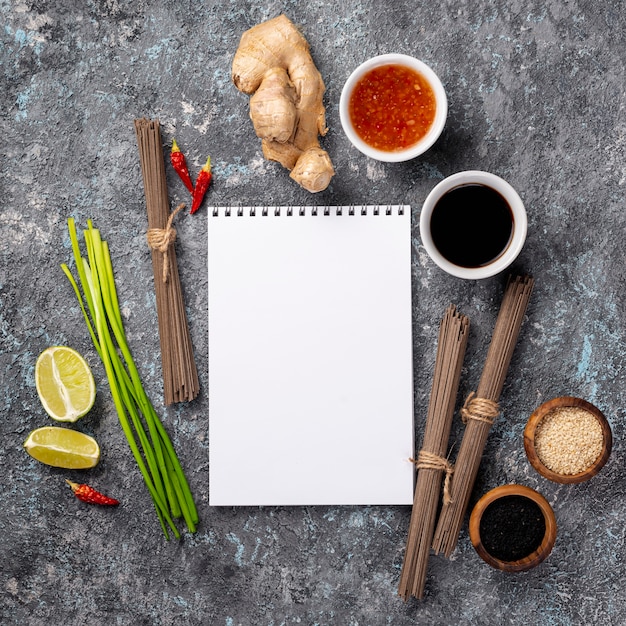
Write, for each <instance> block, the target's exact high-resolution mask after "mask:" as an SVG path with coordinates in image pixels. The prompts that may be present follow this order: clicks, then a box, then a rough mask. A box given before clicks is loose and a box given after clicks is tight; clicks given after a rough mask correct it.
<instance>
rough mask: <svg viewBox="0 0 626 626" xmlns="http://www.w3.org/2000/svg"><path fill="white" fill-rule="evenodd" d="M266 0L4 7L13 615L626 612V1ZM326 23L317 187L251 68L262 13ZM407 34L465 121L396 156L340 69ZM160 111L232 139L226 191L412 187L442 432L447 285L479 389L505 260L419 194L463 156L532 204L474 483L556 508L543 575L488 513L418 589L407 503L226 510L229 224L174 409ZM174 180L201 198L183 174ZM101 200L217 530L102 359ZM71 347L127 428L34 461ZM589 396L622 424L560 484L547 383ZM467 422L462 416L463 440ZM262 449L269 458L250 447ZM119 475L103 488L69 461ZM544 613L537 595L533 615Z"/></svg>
mask: <svg viewBox="0 0 626 626" xmlns="http://www.w3.org/2000/svg"><path fill="white" fill-rule="evenodd" d="M386 4H388V5H389V6H386V7H385V6H383V3H379V2H374V1H371V0H359V1H358V2H347V1H345V0H338V1H337V2H334V3H331V4H329V3H327V2H322V1H321V0H311V2H309V3H300V2H294V1H287V2H277V1H268V2H266V3H256V2H247V1H242V0H224V1H222V2H213V1H210V2H189V1H185V2H179V1H177V2H174V1H171V0H162V1H160V2H153V3H149V2H146V1H145V0H134V1H132V2H131V1H129V0H107V1H106V2H105V1H102V0H94V1H92V2H86V3H82V2H72V1H70V0H58V1H56V2H35V1H31V0H4V1H3V2H0V23H1V24H2V28H1V34H0V37H1V39H0V59H1V64H0V65H1V68H2V69H1V71H2V90H1V91H0V110H1V117H0V119H1V136H2V146H3V148H2V158H0V192H1V193H0V198H1V200H0V206H1V211H0V240H1V241H2V246H1V248H0V254H1V263H0V328H1V332H0V388H1V389H2V401H1V403H0V407H1V409H0V410H1V417H0V466H1V467H2V476H3V477H2V486H1V487H0V490H1V491H0V493H1V497H2V507H1V509H0V594H1V597H2V599H1V601H0V622H2V623H3V624H32V625H39V624H41V625H43V624H46V625H48V624H53V625H56V624H64V625H67V626H70V625H71V626H73V625H76V626H78V625H81V626H82V625H84V624H107V625H108V624H119V625H133V626H137V625H139V624H144V625H170V624H209V625H214V626H239V625H242V626H248V625H263V626H279V625H292V624H306V625H308V626H313V625H330V624H332V625H337V626H382V625H390V626H409V625H413V624H420V625H436V626H448V625H453V624H454V625H485V626H487V625H494V626H495V625H499V624H520V625H521V624H527V623H529V619H530V621H531V623H535V624H542V625H543V624H545V625H550V626H556V625H562V626H570V625H575V624H586V625H589V624H611V625H613V624H614V625H618V624H623V623H624V622H626V609H625V607H624V604H625V600H626V593H625V592H624V589H623V586H624V582H623V581H624V574H625V572H626V568H625V567H624V563H623V548H624V523H625V522H626V503H625V502H626V500H625V498H624V495H625V487H624V482H623V462H624V451H623V445H622V440H623V435H624V405H625V404H626V395H625V391H624V385H623V374H624V367H623V363H624V357H625V353H626V346H625V342H624V330H625V324H626V317H625V314H624V307H625V298H624V278H625V274H624V255H625V253H624V244H623V239H622V237H623V233H624V232H625V226H626V213H625V211H624V208H625V207H624V189H625V186H626V165H625V158H624V157H625V155H624V147H625V144H626V117H625V113H624V111H625V92H624V90H625V87H624V76H625V64H626V41H625V38H624V32H625V31H626V18H625V16H624V11H623V6H622V3H621V2H619V1H618V0H599V1H594V2H592V1H590V0H571V1H568V0H555V1H554V2H549V3H546V2H539V1H537V0H532V1H530V2H518V1H513V2H504V1H503V0H479V1H478V2H475V3H465V2H453V1H444V2H439V3H432V2H425V1H423V0H419V1H417V2H408V1H405V0H397V1H396V2H393V3H386ZM282 11H284V12H286V13H287V15H288V16H289V17H290V18H291V19H292V20H293V21H294V22H296V23H297V24H299V25H300V27H301V28H302V31H303V32H304V34H305V36H306V37H307V39H308V40H309V42H310V45H311V48H312V52H313V56H314V59H315V61H316V63H317V65H318V67H319V69H320V71H321V73H322V75H323V77H324V80H325V81H326V86H327V92H326V96H325V104H326V106H327V116H328V125H329V127H330V130H329V133H328V135H327V136H326V138H325V139H324V141H323V143H324V146H325V147H326V148H327V150H328V151H329V153H330V155H331V157H332V159H333V161H334V163H335V166H336V170H337V175H336V177H335V178H334V179H333V181H332V183H331V185H330V187H329V188H328V190H326V191H325V192H323V193H322V194H320V195H318V196H315V197H312V196H310V195H309V194H308V193H307V192H305V191H303V190H301V189H300V188H298V187H297V186H295V184H293V183H292V182H291V181H290V180H289V178H288V177H287V174H286V172H285V171H283V170H282V169H281V168H280V166H278V165H275V164H270V163H267V162H265V161H264V160H263V159H262V155H261V151H260V145H259V142H258V141H257V140H256V138H255V137H254V134H253V130H252V127H251V123H250V121H249V119H248V108H247V106H248V103H247V98H246V97H245V96H243V95H241V94H240V93H239V92H238V91H237V90H236V89H235V88H234V86H233V85H232V84H231V82H230V62H231V59H232V56H233V54H234V52H235V50H236V48H237V44H238V40H239V36H240V34H241V32H242V31H243V30H244V29H246V28H247V27H249V26H252V25H253V24H255V23H258V22H260V21H263V20H265V19H268V18H271V17H274V16H275V15H278V14H279V13H280V12H282ZM392 51H393V52H405V53H409V54H413V55H415V56H418V57H420V58H421V59H423V60H424V61H426V62H427V63H429V64H430V65H431V66H432V67H433V68H434V69H435V70H436V71H437V72H438V73H439V75H440V77H441V79H442V81H443V83H444V85H445V87H446V90H447V93H448V96H449V104H450V110H449V119H448V123H447V126H446V129H445V131H444V134H443V136H442V137H441V139H440V141H439V142H438V143H437V144H436V146H435V147H434V148H433V149H431V150H430V151H429V152H428V153H427V154H425V155H424V156H423V157H420V158H417V159H415V160H414V161H411V162H409V163H404V164H396V165H393V164H382V163H377V162H373V161H370V160H368V159H367V158H365V157H364V156H362V155H361V154H360V153H358V152H357V151H355V150H354V149H353V148H352V147H351V146H350V145H349V143H348V141H347V139H346V138H345V137H344V135H343V133H342V131H341V128H340V123H339V114H338V102H339V94H340V90H341V86H342V84H343V82H344V80H345V79H346V77H347V75H348V74H349V72H350V71H351V69H352V68H353V67H355V66H356V65H357V64H358V63H359V62H361V61H362V60H364V59H365V58H367V57H370V56H372V55H375V54H378V53H383V52H392ZM141 116H148V117H155V118H159V119H160V120H161V123H162V125H163V129H164V140H166V141H167V140H169V139H171V137H172V136H174V137H175V138H176V139H177V141H178V142H179V144H180V145H181V146H182V147H183V148H184V150H185V151H186V153H187V155H188V158H189V161H190V165H191V167H192V169H193V170H194V171H195V172H197V171H198V169H199V168H200V166H201V165H202V163H203V162H204V159H205V158H206V155H207V154H210V155H211V156H212V158H213V164H214V185H213V187H212V189H211V191H210V194H209V195H210V198H209V201H210V202H211V203H213V204H230V203H235V204H236V203H243V204H305V203H311V202H315V203H316V204H323V203H333V204H339V203H346V204H362V203H389V202H407V203H410V204H411V205H412V207H413V247H414V250H413V252H414V254H413V277H414V293H413V295H414V366H415V406H416V410H415V420H416V436H417V441H418V442H419V438H420V437H421V433H422V428H423V420H424V407H425V406H426V403H427V401H428V393H429V389H430V381H431V374H432V365H433V360H434V351H435V338H436V329H437V325H438V322H439V319H440V316H441V315H442V313H443V310H444V308H445V307H446V306H447V305H448V304H449V303H450V302H454V303H456V304H457V305H458V306H459V308H460V309H461V310H462V311H463V312H464V313H466V314H467V315H469V316H470V318H471V322H472V330H471V336H470V344H469V348H468V354H467V358H466V363H465V367H464V371H463V381H462V389H461V395H465V394H466V393H467V392H469V391H470V390H471V389H473V388H474V387H475V385H476V383H477V380H478V376H479V375H480V370H481V367H482V363H483V361H484V356H485V352H486V349H487V344H488V339H489V336H490V333H491V329H492V326H493V322H494V319H495V315H496V313H497V309H498V306H499V302H500V297H501V294H502V287H503V283H504V280H505V278H506V276H504V275H500V276H496V277H494V278H491V279H486V280H483V281H480V282H466V281H462V280H459V279H455V278H452V277H450V276H448V275H445V274H444V273H443V272H441V271H440V270H439V269H438V268H436V266H434V264H433V263H432V262H431V261H430V260H429V259H428V257H427V256H426V254H425V252H424V250H423V247H422V245H421V241H420V237H419V230H418V226H417V224H418V220H419V214H420V206H421V203H422V202H423V200H424V198H425V197H426V195H427V193H428V192H429V191H430V189H431V188H432V187H433V186H434V185H435V184H436V183H437V182H438V181H439V180H441V179H442V178H443V177H445V176H447V175H449V174H452V173H454V172H456V171H460V170H463V169H484V170H488V171H492V172H494V173H496V174H499V175H500V176H502V177H504V178H506V179H507V180H508V181H509V182H510V183H511V184H512V185H513V186H514V187H516V189H517V190H518V191H519V193H520V195H521V196H522V198H523V199H524V201H525V203H526V207H527V210H528V215H529V233H528V240H527V243H526V246H525V248H524V250H523V252H522V254H521V256H520V257H519V259H518V261H517V262H516V264H515V269H516V270H518V271H524V272H529V273H531V274H532V275H533V276H534V277H535V279H536V289H535V293H534V295H533V299H532V302H531V305H530V308H529V310H528V318H527V320H526V321H525V324H524V326H523V329H522V333H521V337H520V341H519V344H518V346H517V349H516V351H515V354H514V358H513V362H512V364H511V369H510V372H509V376H508V379H507V383H506V385H505V388H504V391H503V396H502V408H503V416H502V417H501V418H500V419H499V420H498V422H497V423H496V425H495V426H494V428H493V431H492V433H491V436H490V438H489V441H488V444H487V448H486V450H485V455H484V458H483V460H482V464H481V468H480V472H479V476H478V480H477V483H476V486H475V489H474V493H473V494H472V502H475V501H476V499H477V498H478V497H479V496H480V495H482V494H483V493H484V492H485V491H487V490H488V489H490V488H491V487H495V486H497V485H500V484H504V483H509V482H519V483H523V484H526V485H529V486H531V487H534V488H536V489H538V490H539V491H540V492H541V493H543V494H544V495H545V496H546V498H547V499H548V500H549V502H550V503H551V504H552V506H553V508H554V510H555V513H556V517H557V522H558V526H559V533H558V538H557V543H556V546H555V548H554V550H553V552H552V554H551V555H550V557H549V558H548V560H547V561H546V562H545V563H543V564H542V565H541V566H539V567H538V568H536V569H535V570H533V571H531V572H528V573H525V574H518V575H507V574H504V573H501V572H498V571H495V570H493V569H491V568H489V567H488V566H487V565H486V564H484V563H483V562H482V561H481V560H480V559H479V558H478V556H477V555H476V554H475V552H474V550H473V548H472V546H471V544H470V542H469V539H468V535H467V525H466V524H465V525H464V528H463V531H462V534H461V537H460V541H459V545H458V548H457V550H456V551H455V553H454V554H453V556H452V558H451V559H449V560H448V559H444V558H442V557H433V558H432V559H431V562H430V565H429V572H428V582H427V586H426V597H425V599H424V600H423V601H421V602H417V601H415V600H411V601H409V602H408V603H406V604H405V603H404V602H403V601H402V600H401V599H400V598H399V597H398V596H397V593H396V590H397V583H398V578H399V573H400V567H401V563H402V555H403V550H404V546H405V541H406V534H407V528H408V522H409V516H410V510H409V508H408V507H296V508H272V507H267V508H236V509H231V508H228V509H216V508H210V507H208V504H207V502H208V472H209V469H210V467H209V459H208V449H207V443H208V441H207V437H208V435H207V432H208V421H209V420H210V392H211V390H210V389H208V388H207V372H206V368H207V280H206V267H205V264H206V244H205V241H206V219H205V215H203V212H202V211H201V212H199V213H198V214H196V215H194V216H190V215H186V216H183V217H181V218H180V219H179V220H178V221H177V228H178V235H179V238H178V243H177V255H178V260H179V266H180V270H181V281H182V285H183V289H184V296H185V301H186V304H187V307H188V312H189V322H190V328H191V333H192V339H193V343H194V347H195V351H196V358H197V363H198V367H199V371H200V376H201V385H202V392H201V394H200V397H199V398H198V399H197V400H195V401H194V402H191V403H189V404H186V405H177V406H174V407H170V408H164V407H163V406H162V393H161V378H160V358H159V346H158V337H157V326H156V313H155V299H154V290H153V284H152V280H153V279H152V269H151V265H150V257H149V252H148V250H147V247H146V245H145V238H144V235H145V230H146V215H145V207H144V196H143V189H142V185H141V178H140V169H139V161H138V154H137V148H136V144H135V138H134V132H133V119H134V118H136V117H141ZM168 182H169V188H170V196H171V200H172V203H173V204H174V203H177V202H179V201H181V200H186V199H187V198H186V195H185V192H184V188H183V187H182V185H181V184H180V183H179V181H178V180H177V179H176V178H175V176H174V175H172V173H171V171H170V172H169V179H168ZM69 216H74V217H75V218H76V220H77V222H78V224H79V225H80V226H81V227H84V226H85V225H86V221H87V220H88V219H90V218H92V219H93V220H94V222H95V224H96V226H97V227H99V228H100V229H101V230H102V232H103V234H104V236H105V237H106V239H107V240H108V241H109V243H110V246H111V253H112V257H113V263H114V267H115V270H116V274H117V282H118V289H119V292H120V298H121V301H122V307H123V311H124V316H125V319H124V321H125V324H126V329H127V333H128V337H129V341H130V344H131V349H132V351H133V354H134V355H135V358H136V361H137V362H138V364H139V365H140V369H141V374H142V377H143V380H144V382H145V385H146V388H147V389H148V391H149V393H150V395H151V397H152V398H153V400H154V402H155V405H156V407H157V409H158V410H159V412H160V414H161V416H162V417H163V420H164V422H165V424H166V427H167V429H168V431H169V432H170V434H171V436H172V438H173V440H174V442H175V445H176V446H177V448H178V450H179V451H180V455H181V458H182V461H183V464H184V466H185V468H186V470H187V473H188V476H189V479H190V482H191V487H192V489H193V491H194V494H195V496H196V499H197V502H198V506H199V509H200V516H201V523H200V526H199V529H198V532H197V533H196V534H195V535H193V536H190V535H185V536H184V538H183V539H182V540H180V541H175V540H173V541H170V542H169V543H167V542H166V541H164V539H163V536H162V534H161V531H160V529H159V526H158V523H157V520H156V517H155V514H154V510H153V508H152V504H151V502H150V499H149V496H148V494H147V492H146V491H145V489H144V487H143V484H142V481H141V477H140V475H139V472H138V471H137V469H136V466H135V463H134V461H133V459H132V457H131V455H130V452H129V450H128V446H127V444H126V441H125V439H124V436H123V434H122V431H121V428H120V427H119V424H118V421H117V417H116V414H115V410H114V407H113V404H112V401H111V398H110V394H109V392H108V388H107V385H106V380H105V376H104V372H103V369H102V367H101V365H100V363H99V361H98V357H97V355H96V353H95V351H94V349H93V347H92V346H91V344H90V341H89V337H88V335H87V332H86V330H85V326H84V323H83V320H82V317H81V315H80V312H79V310H78V308H77V306H76V303H75V301H74V296H73V293H72V292H71V290H70V288H69V286H68V284H67V282H66V281H65V278H64V276H63V274H62V273H61V270H60V268H59V264H60V263H62V262H69V261H70V258H71V251H70V248H69V240H68V236H67V231H66V219H67V217H69ZM52 344H68V345H71V346H73V347H74V348H76V349H77V350H79V351H80V352H82V353H83V354H84V355H85V356H86V358H87V359H88V360H89V362H90V364H91V365H92V367H93V370H94V375H95V378H96V383H97V385H98V396H97V401H96V405H95V407H94V409H93V411H92V412H91V413H90V414H89V415H88V416H87V417H85V418H83V419H82V420H81V421H80V422H79V423H78V424H77V425H76V428H79V429H80V430H82V431H84V432H87V433H90V434H92V435H94V436H95V437H96V438H97V439H98V441H99V442H100V444H101V446H102V449H103V457H102V461H101V463H100V464H99V465H98V467H97V468H95V469H94V470H91V471H90V472H89V473H88V475H84V474H80V475H79V474H78V472H66V471H63V470H57V469H54V468H49V467H47V466H44V465H41V464H39V463H37V462H35V461H33V460H32V459H31V458H30V457H28V456H27V455H26V453H25V452H24V450H23V449H22V442H23V440H24V439H25V437H26V436H27V434H28V433H29V432H30V431H31V430H32V429H34V428H37V427H39V426H44V425H49V424H50V423H51V422H50V419H49V418H48V417H47V415H46V414H45V413H44V411H43V409H42V407H41V404H40V402H39V400H38V397H37V393H36V390H35V386H34V379H33V371H34V364H35V360H36V358H37V355H38V354H39V353H40V352H41V351H42V350H43V349H44V348H46V347H47V346H49V345H52ZM564 394H571V395H577V396H581V397H584V398H586V399H588V400H590V401H591V402H594V403H595V404H597V405H598V406H599V407H600V408H601V409H602V410H604V411H605V413H606V415H607V416H608V418H609V420H610V423H611V426H612V428H613V433H614V438H615V444H614V450H613V454H612V457H611V459H610V460H609V462H608V464H607V466H606V467H605V468H604V470H603V471H602V472H601V473H600V474H599V475H598V476H597V477H595V478H594V479H593V480H592V481H590V482H588V483H585V484H581V485H578V486H559V485H556V484H552V483H549V482H547V481H546V480H544V479H542V478H541V477H540V476H538V475H537V474H536V473H535V472H534V470H532V468H531V467H530V465H529V463H528V462H527V460H526V458H525V455H524V450H523V445H522V431H523V427H524V424H525V420H526V419H527V417H528V415H529V414H530V412H531V411H532V410H533V409H534V408H535V407H536V406H537V405H538V404H539V403H540V402H542V401H543V400H546V399H549V398H551V397H554V396H557V395H564ZM461 432H462V426H461V424H460V422H459V421H457V422H456V423H455V427H454V434H453V437H455V438H456V439H458V438H459V436H460V434H461ZM251 470H252V471H253V468H251ZM67 477H69V478H73V479H76V478H86V479H88V480H89V481H90V482H92V483H94V484H96V485H97V486H100V487H102V488H103V490H106V491H107V492H109V493H110V494H111V495H115V496H117V497H119V498H120V499H121V500H122V501H123V503H122V505H121V506H120V507H119V508H118V509H117V510H102V509H96V508H94V507H87V506H82V505H81V503H79V502H78V501H75V500H74V499H73V497H72V496H71V493H70V492H69V490H68V488H67V486H66V485H65V483H64V479H65V478H67ZM529 616H534V617H529Z"/></svg>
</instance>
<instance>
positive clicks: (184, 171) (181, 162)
mask: <svg viewBox="0 0 626 626" xmlns="http://www.w3.org/2000/svg"><path fill="white" fill-rule="evenodd" d="M170 161H171V162H172V166H173V167H174V170H175V171H176V173H177V174H178V176H179V177H180V179H181V180H182V181H183V183H185V187H187V189H189V192H190V193H191V194H192V195H193V183H192V182H191V176H190V175H189V168H188V167H187V161H186V160H185V155H184V154H183V153H182V152H181V151H180V148H179V147H178V144H177V143H176V140H175V139H172V151H171V152H170Z"/></svg>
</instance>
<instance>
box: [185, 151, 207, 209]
mask: <svg viewBox="0 0 626 626" xmlns="http://www.w3.org/2000/svg"><path fill="white" fill-rule="evenodd" d="M212 178H213V174H212V173H211V157H208V158H207V160H206V163H205V164H204V165H203V166H202V169H201V170H200V173H199V174H198V178H196V186H195V188H194V191H193V201H192V203H191V211H190V213H191V214H193V213H195V212H196V211H197V210H198V209H199V208H200V205H201V204H202V200H203V199H204V194H205V193H206V190H207V189H208V188H209V185H210V184H211V179H212Z"/></svg>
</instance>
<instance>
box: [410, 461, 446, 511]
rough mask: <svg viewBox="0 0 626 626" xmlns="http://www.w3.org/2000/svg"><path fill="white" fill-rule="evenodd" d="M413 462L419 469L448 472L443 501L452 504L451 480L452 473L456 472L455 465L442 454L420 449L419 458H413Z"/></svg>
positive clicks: (444, 484)
mask: <svg viewBox="0 0 626 626" xmlns="http://www.w3.org/2000/svg"><path fill="white" fill-rule="evenodd" d="M411 462H412V463H413V464H414V465H415V467H416V468H417V469H432V470H441V471H442V472H445V473H446V477H445V479H444V481H443V503H444V504H450V503H451V502H452V496H451V495H450V481H451V480H452V473H453V472H454V465H452V463H450V461H448V459H444V458H443V457H441V456H438V455H436V454H433V453H432V452H427V451H426V450H420V451H419V454H418V455H417V460H415V459H411Z"/></svg>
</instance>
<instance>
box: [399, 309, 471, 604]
mask: <svg viewBox="0 0 626 626" xmlns="http://www.w3.org/2000/svg"><path fill="white" fill-rule="evenodd" d="M468 334H469V319H468V318H467V317H466V316H464V315H461V314H460V313H458V312H457V310H456V307H455V306H454V305H450V306H449V307H448V308H447V309H446V311H445V314H444V316H443V319H442V320H441V325H440V327H439V338H438V344H437V356H436V359H435V370H434V374H433V384H432V389H431V393H430V401H429V405H428V412H427V415H426V424H425V428H424V437H423V441H422V449H421V450H420V453H419V455H418V458H417V461H416V465H417V468H418V473H417V482H416V486H415V494H414V499H413V510H412V512H411V522H410V524H409V534H408V540H407V545H406V551H405V554H404V563H403V565H402V573H401V575H400V583H399V586H398V594H399V595H400V596H401V597H402V598H403V599H404V600H406V599H407V598H408V597H409V596H410V595H413V596H415V597H416V598H422V597H423V595H424V584H425V582H426V569H427V565H428V557H429V554H430V546H431V542H432V538H433V532H434V529H435V518H436V515H437V507H438V505H439V500H440V498H441V482H442V478H443V475H444V472H445V473H446V477H448V476H449V470H450V469H451V466H450V465H449V464H448V461H447V460H446V459H445V458H444V455H445V453H446V448H447V446H448V439H449V437H450V429H451V426H452V417H453V414H454V407H455V403H456V397H457V394H458V389H459V380H460V377H461V367H462V365H463V358H464V356H465V349H466V347H467V338H468ZM446 482H447V481H446ZM446 493H447V490H446V489H445V484H444V497H445V494H446Z"/></svg>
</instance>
